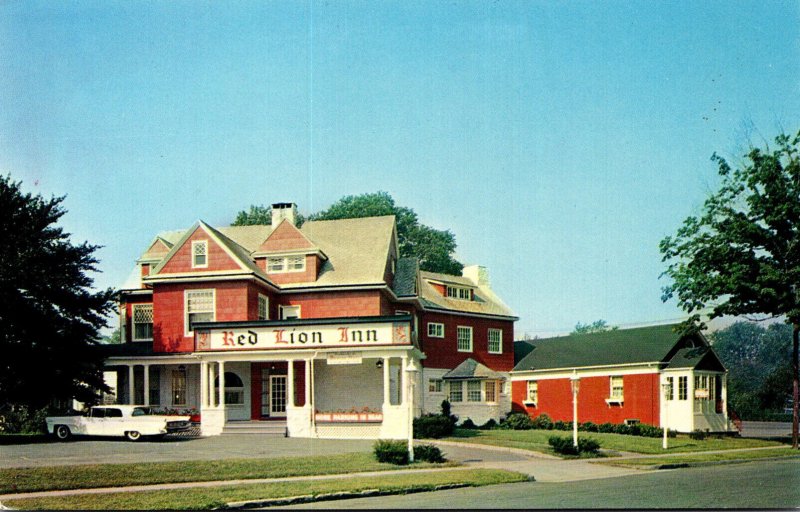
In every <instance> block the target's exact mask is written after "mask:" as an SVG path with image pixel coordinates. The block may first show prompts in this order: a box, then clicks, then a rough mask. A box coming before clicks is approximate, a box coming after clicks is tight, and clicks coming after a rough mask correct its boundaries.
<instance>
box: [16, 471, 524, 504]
mask: <svg viewBox="0 0 800 512" xmlns="http://www.w3.org/2000/svg"><path fill="white" fill-rule="evenodd" d="M527 480H528V477H527V476H526V475H522V474H520V473H513V472H511V471H504V470H499V469H467V470H444V471H437V472H431V473H416V472H413V471H409V473H408V474H400V475H398V474H394V475H386V476H374V477H357V478H340V479H335V480H307V481H303V482H276V483H271V484H246V485H237V486H225V487H214V488H195V489H182V490H181V491H180V492H176V491H173V490H166V491H150V492H126V493H111V494H93V495H78V496H60V497H54V498H30V499H24V500H9V501H6V502H4V503H3V504H4V505H6V506H9V507H12V508H20V509H26V510H35V509H47V510H59V509H61V510H64V509H69V510H126V509H127V510H131V509H134V510H163V509H172V510H175V509H211V508H218V507H222V506H224V505H225V504H226V503H230V502H235V501H247V500H264V499H273V498H284V497H290V496H307V495H319V494H327V493H336V492H361V491H366V490H380V491H394V492H410V491H420V490H433V489H434V488H435V487H436V486H439V485H447V484H466V485H469V486H482V485H493V484H501V483H512V482H524V481H527Z"/></svg>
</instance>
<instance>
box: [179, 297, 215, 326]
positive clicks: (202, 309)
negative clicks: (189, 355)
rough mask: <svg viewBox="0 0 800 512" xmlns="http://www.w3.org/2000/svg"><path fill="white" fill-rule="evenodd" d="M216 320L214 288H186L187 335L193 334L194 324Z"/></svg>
mask: <svg viewBox="0 0 800 512" xmlns="http://www.w3.org/2000/svg"><path fill="white" fill-rule="evenodd" d="M213 321H214V290H186V335H187V336H191V335H192V331H193V329H192V325H194V324H195V323H197V322H213Z"/></svg>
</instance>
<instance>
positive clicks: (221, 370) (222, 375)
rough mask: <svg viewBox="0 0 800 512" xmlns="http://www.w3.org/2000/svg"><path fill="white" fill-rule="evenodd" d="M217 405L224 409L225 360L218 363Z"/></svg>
mask: <svg viewBox="0 0 800 512" xmlns="http://www.w3.org/2000/svg"><path fill="white" fill-rule="evenodd" d="M218 364H219V404H218V405H219V407H220V408H221V409H225V361H220V362H219V363H218Z"/></svg>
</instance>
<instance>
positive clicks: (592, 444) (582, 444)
mask: <svg viewBox="0 0 800 512" xmlns="http://www.w3.org/2000/svg"><path fill="white" fill-rule="evenodd" d="M599 449H600V443H598V442H597V441H595V440H594V439H592V438H591V437H579V438H578V452H580V453H593V454H596V453H597V451H598V450H599Z"/></svg>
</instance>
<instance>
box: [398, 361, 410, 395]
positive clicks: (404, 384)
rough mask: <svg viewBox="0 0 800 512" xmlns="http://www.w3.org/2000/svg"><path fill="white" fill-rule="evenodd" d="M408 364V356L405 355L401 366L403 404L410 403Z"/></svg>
mask: <svg viewBox="0 0 800 512" xmlns="http://www.w3.org/2000/svg"><path fill="white" fill-rule="evenodd" d="M407 366H408V357H406V356H403V359H402V363H401V366H400V380H401V382H400V383H399V384H400V386H401V387H400V389H401V390H402V399H401V400H400V403H402V404H403V405H408V372H407V371H406V367H407Z"/></svg>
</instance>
